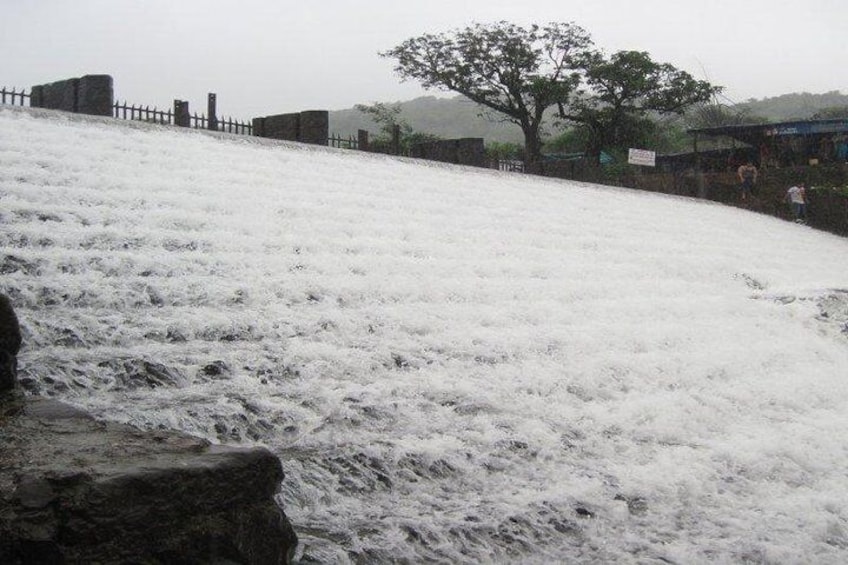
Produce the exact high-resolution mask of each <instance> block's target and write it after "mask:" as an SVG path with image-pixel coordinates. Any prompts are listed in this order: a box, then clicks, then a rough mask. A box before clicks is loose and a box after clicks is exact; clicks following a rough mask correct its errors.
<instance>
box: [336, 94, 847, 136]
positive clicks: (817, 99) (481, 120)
mask: <svg viewBox="0 0 848 565" xmlns="http://www.w3.org/2000/svg"><path fill="white" fill-rule="evenodd" d="M397 104H400V106H401V118H402V119H404V120H405V121H406V122H407V123H408V124H409V125H410V126H412V128H413V129H414V130H415V131H417V132H422V133H431V134H434V135H437V136H439V137H443V138H446V139H450V138H457V137H482V138H483V139H484V140H485V141H486V143H491V142H510V143H524V136H523V135H522V133H521V129H520V128H519V127H518V126H516V125H514V124H511V123H506V122H501V121H496V120H491V119H487V118H486V117H483V116H481V113H482V109H481V108H480V106H478V105H477V104H475V103H474V102H471V101H470V100H468V99H467V98H465V97H464V96H454V97H451V98H437V97H435V96H422V97H420V98H415V99H413V100H409V101H406V102H397ZM834 107H848V94H841V93H840V92H838V91H832V92H826V93H824V94H810V93H808V92H802V93H793V94H783V95H781V96H775V97H772V98H763V99H762V100H757V99H751V100H746V101H745V102H742V103H739V104H736V105H735V106H733V108H734V109H736V110H739V111H740V112H743V113H744V114H745V115H747V116H751V117H763V118H765V119H767V120H769V121H786V120H803V119H808V118H811V117H812V116H813V115H814V114H815V113H816V112H819V111H821V110H824V109H826V108H834ZM359 129H365V130H368V131H369V132H371V134H372V135H376V134H377V132H379V130H380V128H379V126H378V125H377V124H375V123H374V122H373V121H372V120H371V119H370V117H369V116H367V115H365V114H364V113H362V112H360V111H359V110H356V109H354V108H350V109H347V110H337V111H333V112H330V133H332V134H338V135H342V136H345V137H346V136H350V135H353V136H355V135H356V132H357V130H359Z"/></svg>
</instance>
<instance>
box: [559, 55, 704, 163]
mask: <svg viewBox="0 0 848 565" xmlns="http://www.w3.org/2000/svg"><path fill="white" fill-rule="evenodd" d="M583 72H584V75H583V77H584V84H585V91H583V92H581V93H580V94H581V95H580V96H577V97H575V98H574V99H573V100H572V101H571V103H570V104H568V102H567V101H566V102H565V103H560V104H559V117H560V118H562V119H564V120H566V121H569V122H573V123H576V124H579V125H581V126H583V127H584V128H585V129H586V130H587V131H588V133H589V136H588V138H589V147H588V152H589V154H590V155H591V156H592V157H594V158H596V159H597V158H598V157H599V156H600V152H601V149H603V148H604V147H607V146H612V147H623V146H625V145H626V144H627V142H628V141H631V140H634V138H638V137H639V136H638V130H639V128H640V127H644V126H643V124H644V123H645V118H646V117H647V116H648V115H649V114H652V115H664V114H682V113H683V112H684V110H686V108H688V107H690V106H692V105H693V104H697V103H700V102H706V101H708V100H710V99H711V98H712V97H713V95H714V94H716V92H717V91H718V89H717V88H716V87H714V86H712V85H711V84H709V83H708V82H706V81H701V80H696V79H694V78H693V77H692V76H691V75H690V74H689V73H687V72H686V71H681V70H679V69H677V68H675V67H674V66H673V65H670V64H668V63H657V62H655V61H653V60H652V59H651V56H650V55H649V54H648V53H646V52H644V51H618V52H616V53H613V54H612V55H610V56H609V57H606V56H604V55H603V54H601V53H593V54H592V55H591V56H590V57H589V58H587V59H586V62H585V66H584V68H583Z"/></svg>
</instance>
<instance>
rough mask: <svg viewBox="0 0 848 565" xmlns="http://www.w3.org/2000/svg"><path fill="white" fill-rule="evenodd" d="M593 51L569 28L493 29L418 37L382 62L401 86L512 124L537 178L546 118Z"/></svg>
mask: <svg viewBox="0 0 848 565" xmlns="http://www.w3.org/2000/svg"><path fill="white" fill-rule="evenodd" d="M591 45H592V42H591V39H590V38H589V35H588V34H587V33H586V31H584V30H583V29H582V28H580V27H578V26H576V25H573V24H570V23H551V24H548V25H546V26H538V25H535V24H534V25H531V26H530V27H528V28H524V27H521V26H518V25H514V24H511V23H508V22H499V23H495V24H474V25H472V26H470V27H467V28H465V29H462V30H459V31H455V32H453V33H450V34H439V35H432V34H426V35H422V36H420V37H415V38H412V39H408V40H406V41H404V42H403V43H401V44H400V45H398V46H397V47H395V48H394V49H391V50H389V51H386V52H384V53H381V54H380V55H382V56H383V57H390V58H394V59H396V60H397V66H396V67H395V71H396V72H397V73H398V74H399V75H400V76H401V77H402V78H404V79H414V80H417V81H419V82H420V83H421V84H422V85H423V86H424V87H425V88H441V89H447V90H451V91H454V92H458V93H460V94H462V95H464V96H465V97H467V98H469V99H470V100H472V101H474V102H477V103H478V104H480V105H482V106H484V107H487V108H490V109H491V110H494V111H495V112H497V113H499V114H501V115H503V116H505V119H506V120H508V121H511V122H513V123H515V124H517V125H518V126H519V127H520V128H521V131H522V132H523V133H524V145H525V163H526V166H527V168H528V169H529V170H530V171H538V170H540V168H541V149H542V140H541V135H542V124H543V119H544V113H545V110H548V109H549V108H552V107H554V106H555V105H556V104H557V103H560V102H562V101H564V100H568V99H569V98H570V97H571V95H572V93H573V92H574V91H575V89H576V88H577V86H578V85H579V84H580V81H581V77H580V73H579V69H580V68H581V65H582V64H583V62H584V60H586V59H587V57H588V55H589V54H590V52H591Z"/></svg>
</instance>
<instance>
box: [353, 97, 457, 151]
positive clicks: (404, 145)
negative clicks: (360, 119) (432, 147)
mask: <svg viewBox="0 0 848 565" xmlns="http://www.w3.org/2000/svg"><path fill="white" fill-rule="evenodd" d="M355 108H356V110H358V111H359V112H362V113H363V114H366V115H368V116H370V117H371V119H372V120H373V121H374V123H375V124H377V125H378V126H379V128H380V130H379V131H380V133H379V134H378V135H377V136H375V137H373V138H372V139H371V140H369V145H370V147H371V150H372V151H377V152H381V153H392V152H393V148H392V142H393V141H392V140H393V137H394V132H395V129H397V131H398V148H397V149H398V151H399V152H401V153H408V152H409V149H410V148H411V147H412V146H413V145H415V144H416V143H426V142H428V141H437V140H439V139H441V138H440V137H439V136H437V135H434V134H431V133H424V132H416V131H415V130H413V129H412V126H411V125H409V123H408V122H407V121H406V120H404V119H403V118H401V108H400V104H384V103H382V102H375V103H374V104H373V105H371V106H368V105H366V104H357V105H356V106H355Z"/></svg>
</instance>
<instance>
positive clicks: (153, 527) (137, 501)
mask: <svg viewBox="0 0 848 565" xmlns="http://www.w3.org/2000/svg"><path fill="white" fill-rule="evenodd" d="M12 394H13V393H11V392H8V393H6V394H0V563H4V564H16V563H93V562H98V563H210V562H212V563H257V564H264V563H274V564H277V563H286V562H288V561H290V559H291V556H292V555H293V554H294V549H295V546H296V544H297V538H296V536H295V533H294V531H293V530H292V527H291V525H290V524H289V522H288V520H287V519H286V517H285V515H284V514H283V512H282V510H281V509H280V508H279V507H278V506H277V504H276V503H275V501H274V494H275V493H276V492H277V491H278V489H279V485H280V482H281V481H282V479H283V470H282V466H281V464H280V462H279V460H278V459H277V458H276V457H275V456H274V455H273V454H272V453H270V452H269V451H267V450H266V449H262V448H235V447H223V446H215V445H210V444H209V443H208V442H206V441H204V440H200V439H197V438H194V437H190V436H187V435H184V434H180V433H177V432H169V431H157V432H143V431H139V430H137V429H135V428H132V427H131V426H127V425H122V424H115V423H105V422H98V421H96V420H94V419H93V418H91V417H90V416H89V415H87V414H86V413H84V412H82V411H79V410H77V409H75V408H71V407H69V406H67V405H64V404H61V403H59V402H56V401H52V400H47V399H23V398H21V397H20V396H17V397H15V396H12Z"/></svg>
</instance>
